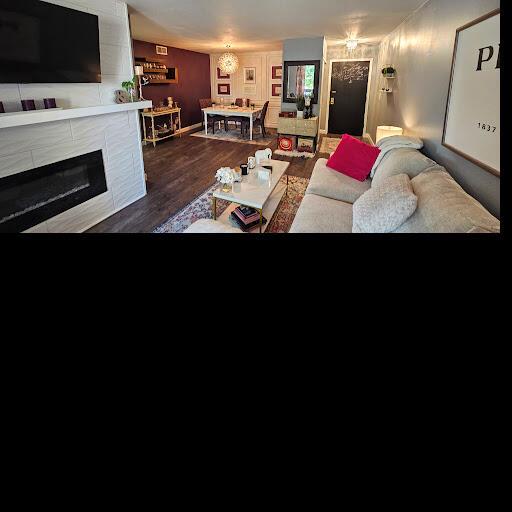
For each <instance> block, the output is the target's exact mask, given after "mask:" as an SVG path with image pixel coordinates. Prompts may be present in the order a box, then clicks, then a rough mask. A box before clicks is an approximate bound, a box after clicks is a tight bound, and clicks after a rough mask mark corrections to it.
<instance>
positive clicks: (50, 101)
mask: <svg viewBox="0 0 512 512" xmlns="http://www.w3.org/2000/svg"><path fill="white" fill-rule="evenodd" d="M43 101H44V108H57V102H56V101H55V98H45V99H44V100H43Z"/></svg>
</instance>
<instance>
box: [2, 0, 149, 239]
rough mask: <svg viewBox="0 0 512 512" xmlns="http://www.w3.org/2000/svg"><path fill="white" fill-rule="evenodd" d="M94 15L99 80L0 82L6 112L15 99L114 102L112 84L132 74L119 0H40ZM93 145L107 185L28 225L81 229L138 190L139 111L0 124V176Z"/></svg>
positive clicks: (42, 229) (67, 104)
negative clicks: (100, 153)
mask: <svg viewBox="0 0 512 512" xmlns="http://www.w3.org/2000/svg"><path fill="white" fill-rule="evenodd" d="M43 1H46V2H49V3H53V4H56V5H61V6H64V7H69V8H73V9H77V10H81V11H85V12H90V13H91V14H95V15H97V16H98V17H99V27H100V53H101V67H102V83H101V84H23V85H10V84H0V101H2V102H3V103H4V106H5V109H6V111H7V112H14V111H17V110H21V105H20V101H21V99H31V98H33V99H35V100H36V102H37V101H38V100H40V101H42V99H43V98H48V97H52V98H56V99H57V104H58V106H59V107H63V108H73V107H88V106H96V105H106V104H113V103H115V100H114V91H115V90H117V89H120V85H121V82H123V81H125V80H129V79H131V78H132V77H133V72H132V62H133V58H132V50H131V41H130V33H129V24H128V10H127V6H126V3H124V2H122V1H120V0H43ZM98 149H101V150H102V151H103V159H104V163H105V172H106V176H107V186H108V192H107V193H105V194H102V195H101V196H98V197H96V198H93V199H91V200H90V201H87V202H86V203H84V204H82V205H79V206H77V207H75V208H73V209H71V210H68V211H67V212H64V213H62V214H60V215H58V216H57V217H54V218H53V219H50V220H48V221H46V222H44V223H42V224H40V225H39V226H34V227H33V228H31V229H30V230H28V232H31V233H46V232H49V233H55V232H58V233H61V232H66V233H67V232H81V231H84V230H86V229H88V228H89V227H91V226H93V225H94V224H96V223H98V222H100V221H101V220H103V219H105V218H107V217H108V216H110V215H112V214H113V213H114V212H116V211H118V210H120V209H122V208H124V207H126V206H128V205H129V204H131V203H132V202H134V201H136V200H137V199H140V198H141V197H143V196H144V195H145V194H146V185H145V181H144V164H143V159H142V146H141V134H140V125H139V113H138V112H136V111H134V112H122V113H116V114H108V115H103V116H94V117H89V118H80V119H72V120H69V121H58V122H54V123H44V124H40V125H31V126H22V127H18V128H4V129H1V130H0V178H2V177H5V176H9V175H12V174H16V173H18V172H24V171H27V170H29V169H32V168H34V167H39V166H43V165H47V164H50V163H54V162H58V161H61V160H64V159H67V158H72V157H74V156H78V155H81V154H85V153H89V152H92V151H96V150H98Z"/></svg>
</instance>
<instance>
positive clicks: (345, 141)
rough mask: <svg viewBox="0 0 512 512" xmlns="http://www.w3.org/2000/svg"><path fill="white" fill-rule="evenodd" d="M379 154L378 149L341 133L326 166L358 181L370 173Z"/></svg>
mask: <svg viewBox="0 0 512 512" xmlns="http://www.w3.org/2000/svg"><path fill="white" fill-rule="evenodd" d="M379 154H380V149H379V148H376V147H375V146H369V145H368V144H365V143H364V142H361V141H360V140H358V139H356V138H354V137H351V136H350V135H347V134H345V135H343V137H342V139H341V142H340V144H339V145H338V147H337V149H336V151H335V152H334V153H333V155H332V156H331V158H329V161H328V162H327V167H330V168H331V169H333V170H334V171H338V172H341V173H342V174H346V175H347V176H350V177H351V178H354V179H356V180H358V181H365V180H366V178H368V176H369V175H370V172H371V170H372V167H373V164H374V163H375V161H376V160H377V157H378V156H379Z"/></svg>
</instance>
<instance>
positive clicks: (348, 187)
mask: <svg viewBox="0 0 512 512" xmlns="http://www.w3.org/2000/svg"><path fill="white" fill-rule="evenodd" d="M370 187H371V182H370V180H366V181H363V182H361V181H357V180H355V179H353V178H351V177H350V176H346V175H345V174H341V173H339V172H337V171H333V170H332V169H329V167H327V160H326V159H325V158H320V159H318V161H317V162H316V164H315V168H314V169H313V174H312V176H311V181H310V182H309V186H308V189H307V190H306V194H316V195H318V196H323V197H327V198H329V199H337V200H338V201H344V202H346V203H350V204H354V203H355V202H356V201H357V199H359V198H360V197H361V196H362V195H363V194H364V193H365V192H366V191H367V190H369V189H370Z"/></svg>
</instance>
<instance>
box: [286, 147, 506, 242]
mask: <svg viewBox="0 0 512 512" xmlns="http://www.w3.org/2000/svg"><path fill="white" fill-rule="evenodd" d="M398 174H407V175H408V176H409V178H410V179H411V184H412V188H413V190H414V194H415V195H416V196H417V197H418V207H417V209H416V212H415V213H414V214H413V215H412V217H410V218H409V219H408V220H407V221H405V222H404V224H402V225H401V226H400V227H399V228H398V229H397V230H396V231H394V232H395V233H469V232H472V233H475V232H478V233H499V232H500V221H499V220H498V219H496V218H495V217H493V216H492V215H491V214H490V213H489V212H488V211H487V210H486V209H485V208H484V207H483V206H482V205H481V204H480V203H479V202H478V201H476V200H475V199H474V198H472V197H471V196H470V195H468V194H467V193H466V192H464V190H463V189H462V187H460V185H458V184H457V183H456V182H455V180H454V179H453V178H452V177H451V176H450V175H449V174H448V172H447V171H446V169H445V168H444V167H441V166H439V165H438V164H437V163H436V162H434V161H433V160H431V159H429V158H427V157H426V156H425V155H423V154H422V153H421V152H420V151H417V150H415V149H405V148H402V149H395V150H393V151H391V152H390V153H389V154H387V155H386V156H385V158H384V159H383V160H382V163H381V164H380V165H379V167H378V169H377V172H376V173H375V176H374V178H373V180H367V181H365V182H364V183H361V182H359V181H357V180H354V179H352V178H350V177H348V176H345V175H344V174H341V173H338V172H336V171H333V170H332V169H330V168H329V167H327V160H326V159H324V158H321V159H319V160H318V161H317V163H316V165H315V168H314V171H313V174H312V177H311V181H310V183H309V187H308V189H307V191H306V195H305V197H304V200H303V201H302V204H301V206H300V208H299V210H298V212H297V216H296V217H295V220H294V223H293V225H292V227H291V230H290V233H308V234H309V233H352V225H353V204H354V203H355V202H356V201H357V200H358V199H359V198H360V197H361V196H362V195H363V194H364V193H365V192H367V191H368V190H370V188H372V187H377V186H381V185H382V184H383V183H385V180H386V178H389V177H391V176H395V175H398Z"/></svg>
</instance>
